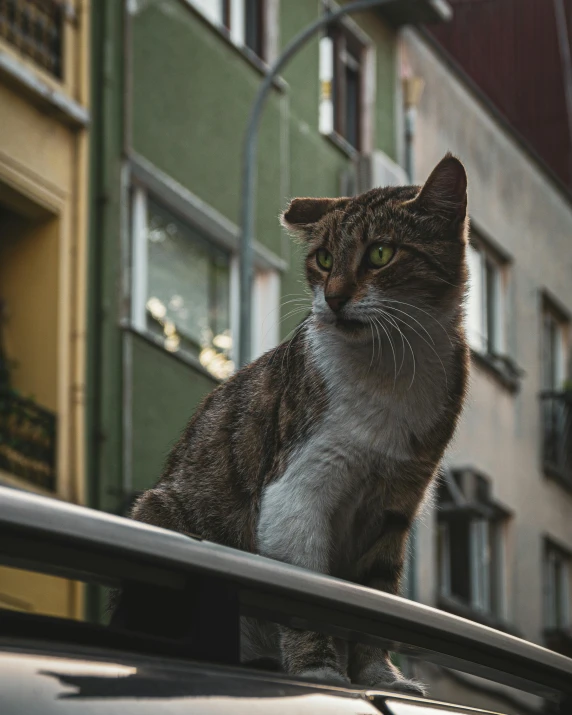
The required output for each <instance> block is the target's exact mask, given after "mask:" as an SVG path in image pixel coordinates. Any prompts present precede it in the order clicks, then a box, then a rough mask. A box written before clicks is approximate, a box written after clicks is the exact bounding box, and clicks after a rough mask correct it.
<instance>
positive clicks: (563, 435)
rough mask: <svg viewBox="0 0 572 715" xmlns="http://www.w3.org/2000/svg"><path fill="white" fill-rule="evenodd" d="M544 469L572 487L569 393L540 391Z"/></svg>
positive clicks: (570, 400) (571, 420)
mask: <svg viewBox="0 0 572 715" xmlns="http://www.w3.org/2000/svg"><path fill="white" fill-rule="evenodd" d="M540 399H541V404H542V422H543V462H544V469H545V471H546V472H548V473H549V474H550V475H551V476H555V477H557V478H559V479H561V480H563V481H564V482H566V484H568V485H569V486H570V487H571V488H572V390H567V391H565V392H543V393H542V394H541V396H540Z"/></svg>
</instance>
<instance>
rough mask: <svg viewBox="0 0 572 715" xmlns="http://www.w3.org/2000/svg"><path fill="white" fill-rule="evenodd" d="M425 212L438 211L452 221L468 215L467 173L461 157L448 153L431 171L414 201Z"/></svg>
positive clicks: (416, 206)
mask: <svg viewBox="0 0 572 715" xmlns="http://www.w3.org/2000/svg"><path fill="white" fill-rule="evenodd" d="M412 204H413V206H415V208H417V209H419V210H421V211H423V212H424V213H428V214H431V213H436V214H440V215H442V216H443V217H444V218H448V219H450V220H451V221H459V222H460V221H462V220H464V218H465V217H466V215H467V173H466V171H465V167H464V166H463V165H462V164H461V162H460V161H459V159H457V158H456V157H454V156H453V155H452V154H447V155H446V156H445V157H444V158H443V159H441V161H440V162H439V163H438V164H437V166H436V167H435V168H434V169H433V171H432V172H431V176H430V177H429V178H428V179H427V181H426V182H425V185H424V186H423V188H422V189H421V192H420V193H419V195H418V196H417V198H416V199H414V201H413V202H412Z"/></svg>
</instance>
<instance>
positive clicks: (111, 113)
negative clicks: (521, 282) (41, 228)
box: [88, 0, 438, 513]
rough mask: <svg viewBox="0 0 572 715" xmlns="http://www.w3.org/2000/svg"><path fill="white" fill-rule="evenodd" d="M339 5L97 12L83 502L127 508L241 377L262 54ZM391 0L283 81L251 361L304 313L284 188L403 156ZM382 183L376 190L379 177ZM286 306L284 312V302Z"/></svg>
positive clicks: (136, 6) (258, 247) (291, 192)
mask: <svg viewBox="0 0 572 715" xmlns="http://www.w3.org/2000/svg"><path fill="white" fill-rule="evenodd" d="M329 7H333V5H331V4H329V3H323V2H318V0H316V1H315V2H314V1H312V2H308V1H307V0H289V1H288V2H278V1H277V0H266V1H264V2H249V1H246V0H231V2H227V3H223V2H216V1H215V0H203V1H200V0H161V1H160V2H159V1H158V0H129V2H126V3H120V2H115V0H101V1H100V2H98V3H97V5H94V17H93V47H94V55H93V57H94V61H93V76H92V82H93V88H94V94H93V107H94V125H93V134H92V137H93V142H92V157H93V164H92V193H91V207H92V222H91V253H90V260H89V265H90V313H89V315H90V319H89V322H90V339H89V344H90V353H89V357H90V360H89V375H90V379H89V384H90V386H91V388H90V396H89V405H90V410H89V425H88V444H89V447H88V449H89V465H90V485H91V488H90V504H91V505H92V506H94V507H96V508H99V509H103V510H107V511H111V512H116V513H118V512H119V513H121V512H124V510H125V509H126V508H127V505H128V504H129V503H130V502H131V500H132V499H133V497H134V495H135V494H137V493H138V492H140V491H141V490H143V489H145V488H147V487H149V486H150V485H152V484H153V483H154V482H155V480H156V479H157V478H158V476H159V474H160V472H161V468H162V464H163V461H164V459H165V457H166V454H167V453H168V451H169V449H170V446H171V445H172V444H173V442H174V440H175V439H176V438H177V437H178V435H179V433H180V432H181V430H182V429H183V427H184V426H185V424H186V422H187V421H188V419H189V418H190V416H191V415H192V412H193V410H194V409H195V407H196V406H197V404H198V403H199V402H200V401H201V400H202V398H203V397H204V396H205V395H206V394H207V393H208V392H209V391H211V390H212V389H213V388H215V387H216V386H217V385H218V384H219V382H220V381H221V380H223V379H224V378H225V377H227V376H228V375H229V374H231V372H232V371H233V369H234V367H235V366H234V362H235V355H236V351H235V347H236V345H237V317H238V316H237V308H238V223H239V213H240V205H239V197H240V161H241V155H242V137H243V133H244V131H245V128H246V123H247V118H248V115H249V112H250V108H251V104H252V101H253V99H254V96H255V92H256V90H257V88H258V86H259V85H260V82H261V79H262V77H263V74H264V72H265V68H266V67H267V65H268V63H270V62H272V60H273V59H274V58H275V57H276V56H277V54H278V53H279V51H280V50H281V49H282V48H283V47H284V46H285V45H286V43H287V42H288V41H289V40H290V39H291V38H292V37H293V36H294V35H295V34H296V33H297V32H299V31H300V30H301V29H303V28H304V27H305V26H306V25H308V24H309V23H311V22H312V21H314V20H315V19H316V18H317V17H318V16H319V13H322V12H325V11H327V9H328V8H329ZM427 17H431V18H432V19H437V17H438V16H437V14H436V13H435V11H434V10H433V9H432V4H431V3H429V2H425V0H418V1H416V2H413V3H410V14H409V15H408V16H405V15H404V14H403V13H402V12H401V8H400V7H399V3H392V7H391V8H390V9H389V11H386V12H385V13H382V12H381V11H372V12H369V13H366V14H362V15H360V16H358V17H355V18H348V19H347V20H344V21H343V22H341V23H340V24H339V25H338V26H337V27H336V29H335V30H332V31H331V32H330V33H328V34H325V35H322V36H320V37H316V39H315V40H313V41H311V42H310V43H309V44H308V45H307V46H306V47H305V48H304V50H303V51H301V52H300V53H299V55H298V56H297V57H296V58H295V59H294V60H293V61H292V62H291V63H290V65H289V66H288V68H287V69H286V71H285V72H284V74H283V76H281V77H279V78H277V80H276V82H275V83H274V87H273V90H272V93H271V96H270V97H269V101H268V104H267V107H266V109H265V113H264V117H263V120H262V126H261V129H260V136H259V152H258V166H257V172H258V178H257V201H256V205H257V212H256V231H255V239H256V240H255V245H254V255H255V281H254V301H253V303H254V309H253V316H252V319H253V343H252V352H253V355H254V356H256V355H259V354H261V353H262V352H263V351H264V350H266V349H268V348H270V347H272V346H273V345H276V344H277V343H278V341H279V340H281V339H282V338H283V337H284V336H286V335H287V334H288V333H289V331H291V330H292V329H293V328H294V327H295V326H296V325H297V323H298V322H299V321H300V319H301V317H302V315H303V312H302V310H295V309H292V310H291V309H290V308H293V307H295V306H297V305H299V304H298V303H295V302H289V301H292V300H293V298H296V297H297V298H299V297H300V296H304V295H305V293H304V287H303V280H302V272H301V258H302V256H301V252H300V249H299V248H298V247H296V246H295V245H292V244H291V242H290V239H288V238H287V237H286V236H285V234H284V233H283V231H282V230H281V228H280V225H279V221H278V216H279V214H280V212H281V210H282V209H283V208H284V206H285V205H286V202H287V201H288V200H289V198H291V197H292V196H300V195H314V196H336V195H340V192H341V191H342V185H343V184H348V182H349V183H352V182H353V183H354V184H355V182H356V180H357V173H358V172H356V170H355V167H356V166H357V164H359V161H358V159H359V157H360V156H362V155H366V156H367V157H368V162H366V164H365V165H363V166H362V167H361V169H362V171H361V172H359V173H360V177H361V178H360V181H361V183H362V184H364V182H365V184H369V183H371V182H372V181H378V179H379V177H380V176H382V175H383V176H384V177H386V181H385V183H387V182H388V181H390V182H391V181H393V182H396V181H399V180H402V179H403V170H402V169H401V167H400V166H399V165H398V163H397V162H398V160H399V154H400V150H401V149H400V145H401V141H400V136H401V118H400V116H401V96H400V80H399V74H398V66H397V42H398V26H399V25H400V24H401V23H403V22H404V21H406V20H407V21H414V20H417V19H423V18H427ZM372 185H373V184H372ZM289 306H290V307H289Z"/></svg>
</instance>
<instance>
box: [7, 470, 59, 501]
mask: <svg viewBox="0 0 572 715" xmlns="http://www.w3.org/2000/svg"><path fill="white" fill-rule="evenodd" d="M0 485H2V486H3V487H11V488H12V489H20V490H21V491H23V492H31V493H32V494H39V495H40V496H43V497H50V498H52V499H61V498H62V497H61V496H59V494H58V493H57V492H52V491H50V490H49V489H43V488H42V487H38V486H36V485H35V484H32V483H31V482H27V481H26V480H25V479H22V478H21V477H17V476H16V475H14V474H11V473H10V472H6V471H4V470H3V469H0Z"/></svg>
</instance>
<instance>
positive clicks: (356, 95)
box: [345, 67, 360, 149]
mask: <svg viewBox="0 0 572 715" xmlns="http://www.w3.org/2000/svg"><path fill="white" fill-rule="evenodd" d="M345 74H346V107H345V110H346V122H345V124H346V136H345V139H346V140H347V141H348V142H349V143H350V144H351V145H352V146H353V147H355V148H356V149H359V125H360V106H359V105H360V77H359V71H357V70H354V69H351V68H350V67H346V73H345Z"/></svg>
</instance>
